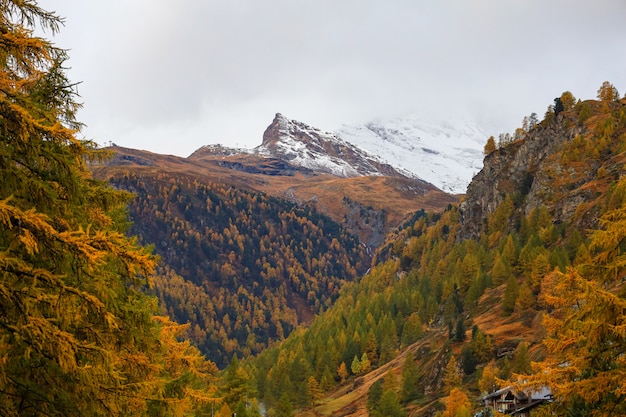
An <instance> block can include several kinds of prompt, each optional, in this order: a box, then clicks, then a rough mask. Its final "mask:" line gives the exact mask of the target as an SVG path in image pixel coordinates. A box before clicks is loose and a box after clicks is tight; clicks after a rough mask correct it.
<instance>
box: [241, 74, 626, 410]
mask: <svg viewBox="0 0 626 417" xmlns="http://www.w3.org/2000/svg"><path fill="white" fill-rule="evenodd" d="M598 99H599V100H597V101H593V100H588V101H584V102H582V101H576V100H575V99H574V98H573V95H571V93H569V92H566V93H564V94H563V96H562V97H561V105H562V107H560V108H559V109H558V110H559V113H560V114H558V115H557V116H556V117H555V115H554V107H552V106H551V107H550V108H549V109H548V112H547V113H546V117H545V119H544V120H543V121H542V122H538V123H536V124H535V125H534V126H532V128H526V129H524V130H522V131H521V132H518V135H519V137H518V138H517V139H516V138H515V137H512V136H509V137H503V138H501V139H505V140H501V141H500V143H498V144H497V145H495V146H494V147H486V152H487V155H486V158H485V168H484V170H483V172H481V174H479V175H478V176H477V178H476V179H475V182H473V183H472V185H470V189H469V190H468V197H467V199H466V200H465V201H464V202H463V203H462V205H461V207H462V210H460V209H459V207H458V206H451V207H450V208H449V209H448V210H447V211H446V212H445V213H443V215H440V216H439V215H437V216H434V215H430V216H422V217H419V218H418V219H417V220H416V221H414V222H413V223H411V224H409V225H407V227H405V228H403V229H401V230H400V231H399V232H398V233H397V234H395V235H394V236H391V237H390V240H389V242H388V244H386V245H384V246H383V247H382V248H381V249H380V251H379V253H378V254H377V257H376V260H375V263H376V266H375V267H374V268H373V269H372V270H371V271H370V272H369V273H368V274H367V275H366V276H364V277H363V279H361V280H360V281H359V282H355V283H352V284H349V285H347V286H345V287H344V288H343V289H342V291H341V294H340V297H339V299H338V300H337V302H336V303H335V304H334V305H333V306H332V307H331V308H330V309H329V310H328V311H327V312H325V313H323V314H322V315H321V316H320V317H319V318H318V319H317V320H315V321H314V322H313V323H312V324H311V326H310V327H309V328H308V329H306V330H302V331H300V332H297V333H295V334H293V335H292V336H290V337H289V338H288V339H287V340H286V341H285V342H284V343H282V344H281V345H278V346H276V347H274V348H272V349H269V350H267V351H265V352H263V353H262V354H261V355H260V356H258V357H257V358H255V359H254V360H252V361H250V362H248V363H246V365H245V366H246V367H247V368H246V369H247V370H248V372H249V373H250V374H251V375H255V379H254V381H255V384H256V385H254V386H253V388H254V390H257V391H258V392H259V395H260V397H261V398H262V400H263V401H264V402H265V403H266V405H267V406H268V407H271V408H273V409H274V410H275V412H276V413H277V415H282V414H281V413H284V412H286V411H285V410H287V412H288V409H289V407H288V406H287V405H288V404H290V405H292V406H295V407H296V408H297V409H301V410H309V411H307V412H303V413H301V414H302V415H329V414H330V413H335V414H336V415H354V416H357V415H365V413H366V412H367V413H369V415H384V416H390V415H398V416H401V415H407V414H408V415H434V414H436V413H438V412H439V413H441V415H445V416H462V415H468V414H469V412H470V411H471V410H473V411H475V410H477V409H478V404H477V403H476V402H475V401H474V400H475V399H476V398H478V397H479V396H480V395H481V393H488V392H492V391H494V390H495V389H497V388H500V387H502V386H504V385H506V384H514V383H517V382H518V381H526V383H527V384H533V386H535V387H545V386H547V387H549V388H550V389H551V391H552V393H553V394H554V396H555V401H554V402H552V403H551V404H549V405H546V406H545V407H547V409H549V410H553V411H554V412H556V413H557V415H565V414H566V413H571V412H576V413H580V414H576V415H609V414H613V413H617V414H623V412H624V410H621V407H623V404H624V401H623V398H624V395H625V394H624V392H623V376H624V371H625V367H624V363H623V360H622V356H623V354H624V346H625V342H626V340H625V337H624V332H623V328H624V325H625V320H626V302H625V301H624V295H625V294H624V286H623V278H622V277H623V274H624V271H623V268H624V267H623V265H624V264H623V257H624V255H623V250H624V247H623V237H624V230H626V228H624V220H623V219H624V204H625V203H626V201H625V195H626V194H625V193H626V183H625V182H624V181H623V179H622V177H623V174H624V172H626V171H625V167H624V150H626V148H625V146H626V100H624V99H622V100H620V98H619V95H618V94H617V90H616V89H615V87H613V86H612V85H611V84H609V83H605V84H604V85H603V86H602V87H601V88H600V90H599V92H598ZM563 103H565V105H563ZM533 143H534V145H532V144H533ZM531 145H532V146H531ZM539 149H543V150H544V151H545V150H549V151H545V152H539V151H538V150H539ZM529 158H530V159H532V160H533V163H530V164H525V165H523V164H519V165H517V164H516V163H514V162H515V161H516V160H520V161H523V160H528V159H529ZM494 167H498V169H499V170H495V169H494ZM506 169H509V170H510V171H509V172H508V174H509V175H508V176H507V172H503V171H504V170H506ZM490 172H491V174H489V173H490ZM511 173H512V174H513V175H512V176H511V175H510V174H511ZM490 175H491V176H490ZM495 177H498V178H500V177H502V178H503V179H500V180H498V181H495V182H491V183H490V184H491V187H485V186H484V184H481V183H480V182H481V181H483V180H484V181H485V182H486V181H487V179H488V178H491V179H493V178H495ZM516 182H518V183H520V184H526V186H525V187H516V186H513V188H510V187H511V186H512V184H515V183H516ZM494 190H495V194H496V195H497V199H495V198H494V197H493V196H492V197H488V198H485V197H484V196H485V195H486V194H485V193H494ZM494 199H495V200H496V201H495V202H494ZM483 203H484V204H483ZM468 207H474V209H473V210H474V211H473V212H472V215H471V216H468V215H466V214H467V210H468ZM476 213H479V214H476ZM468 231H470V232H469V233H468ZM442 333H443V334H445V335H446V338H445V341H444V342H442V340H441V338H440V335H441V334H442ZM416 341H417V343H415V344H414V342H416ZM405 350H406V352H410V354H408V353H407V355H405V356H406V358H407V359H406V360H405V361H404V362H401V363H400V362H398V361H397V360H396V361H392V362H393V363H395V365H394V366H393V367H391V368H389V371H387V372H386V373H380V372H376V371H374V372H370V371H371V370H372V369H376V368H379V367H382V366H383V364H385V363H386V362H389V361H390V360H392V359H393V358H395V357H396V355H399V354H403V353H404V352H405ZM385 369H387V368H385ZM520 375H525V377H523V378H519V376H520ZM530 375H532V376H530ZM507 380H508V381H507ZM376 381H378V382H376ZM383 381H384V382H383ZM346 384H349V386H353V390H347V391H346V390H343V389H342V387H345V386H346ZM363 386H365V387H366V389H365V388H362V387H363ZM600 387H602V388H600ZM602 392H603V393H605V394H604V395H603V394H602ZM337 398H344V399H343V400H340V399H337ZM287 399H288V400H287ZM617 410H620V411H619V412H618V411H617ZM546 412H548V413H549V411H546Z"/></svg>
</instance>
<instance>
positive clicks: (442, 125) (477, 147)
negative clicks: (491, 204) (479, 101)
mask: <svg viewBox="0 0 626 417" xmlns="http://www.w3.org/2000/svg"><path fill="white" fill-rule="evenodd" d="M335 135H336V136H338V137H339V138H341V139H342V140H344V141H346V142H349V143H351V144H353V145H356V146H358V147H360V148H362V149H364V150H366V151H368V152H369V153H372V154H374V155H378V156H379V157H380V158H382V159H383V160H385V161H387V163H389V164H391V165H393V166H395V167H398V168H400V169H403V170H407V171H409V172H412V173H413V174H414V175H416V176H418V177H420V178H422V179H423V180H425V181H427V182H429V183H431V184H433V185H435V186H437V187H438V188H440V189H441V190H443V191H446V192H450V193H455V194H459V193H465V191H466V189H467V186H468V184H469V183H470V182H471V180H472V177H473V176H474V175H475V174H476V173H477V172H478V171H480V169H481V168H482V162H483V149H484V145H485V143H486V142H487V138H488V135H487V134H486V133H485V132H483V131H482V130H481V128H480V127H479V126H478V125H476V124H475V123H472V122H470V121H444V122H433V121H428V120H424V119H420V118H416V117H407V118H396V119H390V120H381V121H376V122H370V123H366V124H364V125H353V126H349V125H344V126H342V127H341V128H340V129H338V130H336V131H335Z"/></svg>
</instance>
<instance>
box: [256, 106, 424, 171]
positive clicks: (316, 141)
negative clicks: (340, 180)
mask: <svg viewBox="0 0 626 417" xmlns="http://www.w3.org/2000/svg"><path fill="white" fill-rule="evenodd" d="M253 152H254V153H257V154H262V155H267V156H272V157H278V158H281V159H284V160H285V161H287V162H289V163H290V164H292V165H297V166H301V167H304V168H308V169H311V170H313V171H315V172H325V173H329V174H333V175H336V176H340V177H356V176H364V175H378V176H382V175H386V176H394V177H407V178H416V177H417V176H416V175H414V174H411V173H410V172H409V171H406V170H403V169H398V168H394V167H393V166H391V165H389V164H388V163H386V162H385V161H384V160H382V159H381V158H379V157H378V156H376V155H375V154H373V153H371V152H367V151H365V150H363V149H360V148H359V147H357V146H355V145H353V144H351V143H348V142H346V141H344V140H342V139H341V138H340V137H338V136H337V135H336V134H333V133H328V132H322V131H321V130H319V129H317V128H314V127H311V126H308V125H306V124H304V123H302V122H298V121H295V120H290V119H288V118H286V117H285V116H283V115H282V114H280V113H277V114H276V116H275V117H274V121H273V122H272V124H270V125H269V126H268V128H267V129H266V130H265V133H264V134H263V143H262V144H261V145H260V146H258V147H256V148H254V150H253Z"/></svg>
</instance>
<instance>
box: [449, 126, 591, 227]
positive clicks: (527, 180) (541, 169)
mask: <svg viewBox="0 0 626 417" xmlns="http://www.w3.org/2000/svg"><path fill="white" fill-rule="evenodd" d="M584 130H585V128H584V127H583V126H580V125H578V124H577V123H574V122H573V121H572V120H566V119H563V118H562V116H561V117H559V119H555V120H552V121H551V122H549V123H543V124H541V125H538V126H536V127H535V128H533V129H532V130H531V131H530V132H528V133H527V134H526V135H525V136H524V137H523V138H522V139H520V140H517V141H514V142H512V143H510V144H508V145H506V146H504V147H501V148H500V149H497V150H495V151H494V152H492V153H490V154H489V155H487V156H486V157H485V159H484V167H483V169H482V170H481V171H480V172H479V173H478V174H476V176H475V177H474V179H473V180H472V182H471V183H470V185H469V187H468V189H467V194H466V198H465V200H464V201H463V202H462V203H461V207H460V210H461V225H462V226H461V233H460V237H461V238H462V239H466V238H476V237H477V236H478V235H479V233H481V232H482V231H485V230H486V225H487V216H488V215H489V214H491V213H493V212H494V211H495V210H496V208H497V207H498V205H499V204H500V203H501V202H502V201H503V200H504V199H505V198H506V196H507V195H512V196H515V197H516V199H517V200H518V201H520V200H523V205H522V206H521V207H518V208H520V209H521V212H522V214H524V215H526V214H528V213H530V212H531V211H532V209H533V208H535V207H538V206H540V205H550V209H551V211H553V212H554V213H553V214H554V215H555V217H556V218H557V219H564V218H569V217H570V216H571V215H572V213H573V210H575V209H576V207H577V201H578V200H577V198H579V197H576V195H569V196H568V198H567V199H565V200H563V201H559V202H557V204H554V203H555V202H553V201H550V198H549V195H550V194H551V191H553V190H552V188H553V187H554V181H553V176H554V175H555V173H556V174H557V175H558V170H559V164H558V161H557V160H555V158H554V156H555V155H556V154H557V153H558V151H560V150H561V148H562V146H563V143H565V142H566V141H570V140H572V139H573V138H574V137H576V135H579V134H582V132H583V131H584Z"/></svg>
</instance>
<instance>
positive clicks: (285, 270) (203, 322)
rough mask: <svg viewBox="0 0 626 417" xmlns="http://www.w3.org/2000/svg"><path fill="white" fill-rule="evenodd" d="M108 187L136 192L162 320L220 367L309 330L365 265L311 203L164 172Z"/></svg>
mask: <svg viewBox="0 0 626 417" xmlns="http://www.w3.org/2000/svg"><path fill="white" fill-rule="evenodd" d="M111 183H112V184H114V185H115V186H116V187H118V188H122V189H125V190H129V191H133V192H134V193H135V198H134V199H133V201H132V202H131V204H130V217H131V218H132V219H133V227H132V228H131V232H132V233H133V234H138V235H140V236H141V237H142V240H143V242H144V243H146V244H152V245H153V246H154V248H155V252H156V253H157V254H158V255H159V256H160V257H161V258H162V261H163V265H164V267H163V268H161V269H160V271H161V274H159V276H158V277H157V278H155V290H156V293H157V294H158V296H159V298H160V299H161V301H162V302H163V305H164V306H166V307H167V310H166V313H167V314H169V316H170V317H171V318H172V319H175V320H176V321H179V322H181V323H190V328H189V331H188V336H189V337H190V338H191V339H192V340H193V341H194V343H195V344H196V346H198V347H199V348H200V350H201V351H202V352H204V353H205V354H206V355H208V356H209V357H211V359H212V360H214V361H215V362H216V363H217V364H218V365H219V366H220V367H224V366H225V365H227V364H228V363H229V362H230V360H231V358H232V356H233V355H234V354H237V355H239V356H240V357H242V356H249V355H250V354H256V353H259V352H260V351H261V350H263V349H264V348H265V347H267V346H268V344H269V343H270V342H272V341H278V340H282V339H284V338H285V337H286V336H287V335H289V333H290V332H291V331H292V330H293V329H294V328H295V327H296V326H298V325H299V324H302V323H305V324H306V323H308V322H309V321H310V319H311V317H312V316H313V315H314V314H316V313H319V312H320V311H322V310H323V309H325V308H327V307H328V306H329V305H331V303H332V302H333V301H334V300H335V298H336V296H337V294H338V291H339V288H341V287H342V285H343V284H344V283H345V282H350V281H353V280H354V279H356V278H357V277H358V276H360V275H361V274H363V273H364V272H365V270H366V269H367V268H368V267H369V265H370V261H371V259H370V257H369V256H368V254H367V251H366V249H367V248H365V246H364V245H361V244H360V243H359V240H358V238H356V237H355V236H353V235H351V234H350V233H348V232H347V231H346V229H345V227H343V226H340V225H339V224H338V223H336V222H335V221H333V220H331V219H330V218H329V217H327V216H324V215H322V214H320V213H318V212H317V211H316V210H315V208H314V207H313V206H310V205H296V204H294V203H291V202H287V201H286V200H283V199H279V198H276V197H271V196H268V195H265V194H262V193H254V192H250V191H246V190H242V189H238V188H235V187H233V186H229V185H226V184H218V183H212V182H203V183H200V182H198V180H195V179H192V178H186V177H181V176H168V175H167V174H163V173H159V174H156V175H153V176H149V175H141V176H138V175H137V174H134V173H131V174H129V175H126V174H125V175H123V176H117V177H114V178H112V179H111Z"/></svg>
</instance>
